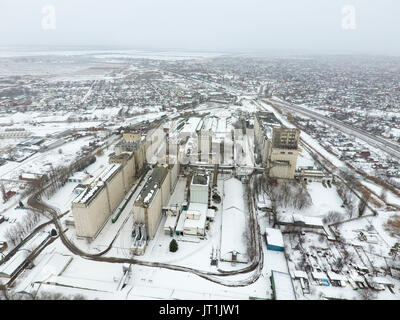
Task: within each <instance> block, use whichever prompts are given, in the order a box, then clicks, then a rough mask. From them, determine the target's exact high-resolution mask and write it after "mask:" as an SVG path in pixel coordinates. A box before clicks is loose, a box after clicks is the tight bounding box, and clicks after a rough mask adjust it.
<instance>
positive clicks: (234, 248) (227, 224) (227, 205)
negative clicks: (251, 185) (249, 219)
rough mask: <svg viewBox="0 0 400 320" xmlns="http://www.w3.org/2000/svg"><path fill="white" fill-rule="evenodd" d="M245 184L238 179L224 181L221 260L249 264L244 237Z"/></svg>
mask: <svg viewBox="0 0 400 320" xmlns="http://www.w3.org/2000/svg"><path fill="white" fill-rule="evenodd" d="M244 198H245V194H244V188H243V184H242V182H241V181H240V180H238V179H236V178H230V179H227V180H225V181H224V200H223V212H222V230H221V231H222V235H221V260H223V261H232V262H236V261H241V262H247V249H246V243H245V240H244V238H243V235H244V233H245V232H247V231H246V214H247V213H246V207H245V202H244Z"/></svg>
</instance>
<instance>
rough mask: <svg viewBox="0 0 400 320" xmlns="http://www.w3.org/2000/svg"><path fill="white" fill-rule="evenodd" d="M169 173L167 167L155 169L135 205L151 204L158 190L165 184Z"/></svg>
mask: <svg viewBox="0 0 400 320" xmlns="http://www.w3.org/2000/svg"><path fill="white" fill-rule="evenodd" d="M167 173H168V170H167V168H165V167H157V168H154V170H153V172H152V173H151V176H150V177H149V179H148V180H147V182H146V184H145V185H144V187H143V189H142V190H141V191H140V193H139V195H138V197H137V198H136V201H135V205H136V204H140V205H148V204H149V203H151V201H152V200H153V198H154V196H155V195H156V193H157V191H158V189H159V188H160V186H161V185H162V183H163V182H164V179H165V177H166V176H167ZM137 202H138V203H137Z"/></svg>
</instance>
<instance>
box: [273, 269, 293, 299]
mask: <svg viewBox="0 0 400 320" xmlns="http://www.w3.org/2000/svg"><path fill="white" fill-rule="evenodd" d="M272 278H273V281H274V292H275V300H296V294H295V292H294V288H293V283H292V278H291V277H290V275H289V274H288V273H285V272H280V271H275V270H272Z"/></svg>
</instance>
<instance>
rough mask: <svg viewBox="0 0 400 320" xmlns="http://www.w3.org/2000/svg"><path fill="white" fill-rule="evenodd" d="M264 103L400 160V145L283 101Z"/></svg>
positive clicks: (273, 100) (268, 100) (265, 100)
mask: <svg viewBox="0 0 400 320" xmlns="http://www.w3.org/2000/svg"><path fill="white" fill-rule="evenodd" d="M263 101H264V102H266V103H268V104H271V105H276V106H278V107H279V108H282V109H285V110H287V111H291V112H295V113H299V114H302V115H304V116H307V117H310V118H312V119H314V120H318V121H321V122H323V123H326V124H328V125H330V126H332V127H334V128H336V129H338V130H339V131H342V132H344V133H346V134H349V135H351V136H353V137H356V138H358V139H360V140H363V141H364V142H366V143H368V144H370V145H371V146H373V147H375V148H377V149H380V150H382V151H383V152H385V153H387V154H389V155H391V156H392V157H394V158H396V159H398V160H400V145H398V144H396V143H394V142H391V141H388V140H386V139H384V138H381V137H378V136H374V135H371V134H370V133H368V132H366V131H364V130H361V129H358V128H354V127H352V126H350V125H348V124H345V123H343V122H341V121H338V120H333V119H329V118H327V117H325V116H323V115H321V114H319V113H317V112H315V111H312V110H309V109H306V108H303V107H300V106H297V105H294V104H290V103H287V102H284V101H278V100H276V99H263Z"/></svg>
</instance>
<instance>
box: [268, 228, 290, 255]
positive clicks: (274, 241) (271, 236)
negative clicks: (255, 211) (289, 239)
mask: <svg viewBox="0 0 400 320" xmlns="http://www.w3.org/2000/svg"><path fill="white" fill-rule="evenodd" d="M265 240H266V242H267V249H268V250H272V251H284V248H285V246H284V244H283V236H282V232H281V230H279V229H273V228H266V229H265Z"/></svg>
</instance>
